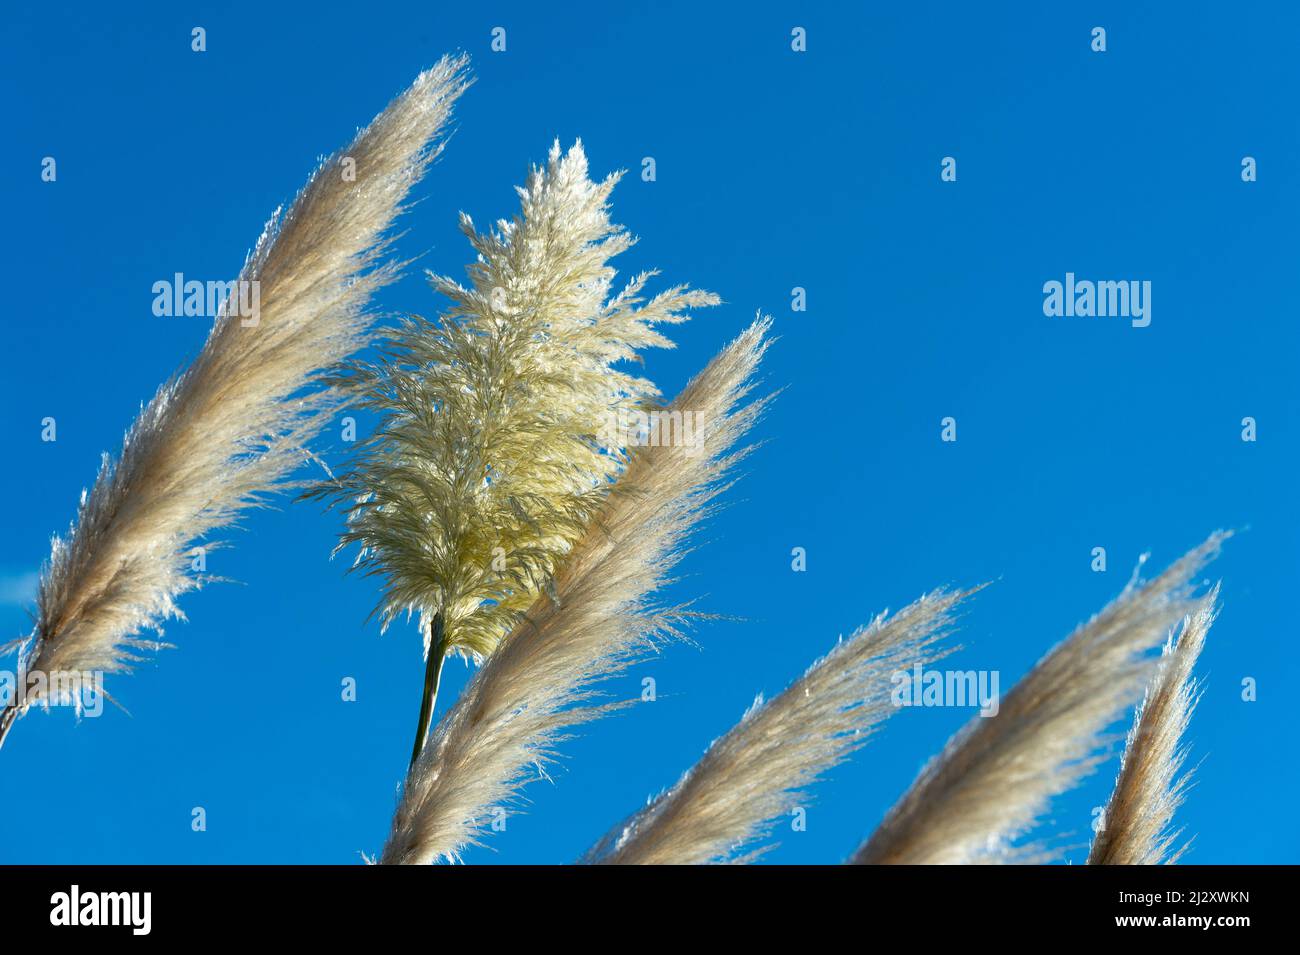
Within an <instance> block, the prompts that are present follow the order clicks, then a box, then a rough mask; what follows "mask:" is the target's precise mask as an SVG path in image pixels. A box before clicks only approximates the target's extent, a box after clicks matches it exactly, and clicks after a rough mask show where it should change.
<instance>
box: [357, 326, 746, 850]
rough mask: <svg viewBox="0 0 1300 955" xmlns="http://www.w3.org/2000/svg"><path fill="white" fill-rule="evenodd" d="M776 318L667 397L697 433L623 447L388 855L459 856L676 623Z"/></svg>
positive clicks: (453, 720) (447, 730)
mask: <svg viewBox="0 0 1300 955" xmlns="http://www.w3.org/2000/svg"><path fill="white" fill-rule="evenodd" d="M769 324H770V322H769V320H768V319H760V320H759V321H756V322H755V323H754V324H753V325H751V326H750V327H749V329H747V330H746V331H745V332H744V333H743V334H742V335H741V336H740V337H739V338H737V339H736V340H735V341H734V342H732V343H731V344H730V345H729V346H728V347H727V348H726V349H724V350H723V351H722V352H721V354H719V355H718V356H717V357H715V358H714V359H713V360H712V361H711V362H710V363H709V364H708V366H707V367H706V368H705V369H704V370H703V371H702V372H701V373H700V374H699V375H698V376H697V377H696V378H695V379H694V380H692V381H691V383H690V384H689V385H687V387H686V388H685V389H684V390H683V391H682V393H681V394H680V395H679V396H678V397H677V399H676V401H674V402H673V404H672V406H671V409H672V411H674V412H679V413H681V414H682V416H683V417H684V416H685V414H686V413H688V412H689V413H690V415H691V416H692V418H693V420H694V422H695V423H696V427H695V431H694V434H693V437H694V440H691V441H681V440H674V441H667V442H658V443H655V444H651V445H645V446H640V447H637V448H636V449H635V450H634V451H632V453H631V454H630V455H629V461H628V466H627V468H626V470H625V471H624V472H623V474H622V475H621V476H620V478H619V479H618V481H617V482H616V484H615V485H614V488H613V490H612V492H611V494H610V496H609V499H608V500H607V501H606V502H605V504H604V506H603V507H602V508H601V509H600V511H599V513H598V514H597V515H596V516H595V518H594V519H593V520H592V522H591V523H590V525H589V527H588V529H587V531H586V533H585V534H584V535H583V537H582V538H581V539H580V540H579V541H578V543H577V544H576V545H575V546H574V548H573V550H572V551H571V552H570V553H569V554H568V555H567V557H566V559H565V560H564V562H563V563H562V564H561V565H560V567H559V570H558V572H557V574H556V578H555V583H554V587H553V588H550V589H549V590H548V592H546V593H543V594H542V595H541V596H539V597H538V598H537V600H536V601H535V602H534V604H533V606H532V608H530V610H529V611H528V613H527V615H526V616H525V617H524V618H523V619H521V620H520V621H518V622H517V623H516V624H515V626H514V628H513V629H512V631H511V633H510V634H509V636H507V637H506V639H505V640H504V641H502V643H501V645H500V646H499V647H498V648H497V649H496V651H495V652H494V653H493V654H492V655H491V656H490V657H489V658H488V659H487V661H486V662H485V663H484V664H483V666H482V668H481V669H480V670H479V671H478V672H477V673H476V674H475V675H474V677H473V678H472V679H471V681H470V683H469V685H468V686H467V687H466V688H465V692H464V693H463V694H462V695H461V697H460V699H459V700H457V702H456V704H455V705H454V706H453V707H452V708H451V709H450V710H449V711H448V712H447V714H446V715H445V716H444V717H443V719H442V720H441V721H440V722H439V724H438V726H437V728H436V729H435V730H434V732H433V734H432V736H431V737H430V740H429V744H428V745H427V746H426V747H425V748H424V751H423V752H422V753H421V754H420V757H419V759H418V760H417V761H416V762H415V764H414V765H413V766H412V767H411V771H410V772H409V773H408V775H407V778H406V783H405V785H404V787H403V792H402V796H401V800H400V803H399V805H398V808H397V813H396V815H395V816H394V819H393V824H392V829H391V832H390V834H389V836H388V840H387V843H386V845H385V846H384V850H383V853H382V855H381V857H380V860H379V861H380V862H382V863H388V864H421V863H429V862H433V861H435V860H436V859H439V858H444V859H455V858H456V857H457V856H458V855H459V853H460V852H461V851H462V850H463V849H464V848H465V847H466V846H468V845H471V844H476V843H478V841H479V837H480V835H481V834H482V831H483V827H484V825H485V824H486V823H487V821H488V818H489V815H490V812H491V809H492V807H499V806H506V805H508V804H510V802H511V801H512V797H515V796H516V795H517V793H518V792H519V790H520V789H521V788H522V787H523V786H525V785H526V784H527V783H528V782H529V781H531V780H532V779H535V778H537V776H538V773H539V772H542V771H543V769H542V767H544V766H545V764H546V763H547V762H549V761H550V760H551V759H553V758H554V757H555V749H556V745H557V744H558V743H559V742H560V741H561V740H563V739H564V738H565V736H566V733H567V732H568V731H569V730H570V729H571V728H572V727H574V726H575V725H577V724H580V723H583V722H586V721H589V720H592V719H595V718H597V717H599V716H601V715H602V714H604V713H605V712H607V711H608V709H609V704H604V705H602V704H601V703H599V702H597V701H596V699H595V698H596V696H597V695H598V693H599V690H598V688H597V684H599V683H600V682H601V681H603V680H604V679H606V678H607V677H610V676H611V675H613V674H616V673H618V672H620V671H622V670H623V669H625V668H626V667H627V666H628V665H630V663H631V662H632V661H634V660H636V659H638V658H640V657H641V655H642V654H644V653H646V652H650V651H652V650H653V647H654V640H655V638H656V637H661V636H665V635H671V634H673V633H674V632H675V628H676V627H678V626H679V625H680V624H681V623H682V620H683V617H684V616H685V615H686V612H685V611H684V610H683V609H682V608H680V607H665V606H663V605H662V604H661V603H660V602H658V601H656V600H655V596H654V595H655V593H656V591H658V590H659V589H660V588H661V587H662V586H663V585H664V584H665V583H666V582H667V579H668V575H669V573H670V572H671V569H672V567H673V566H674V564H675V563H676V562H677V560H678V558H679V557H680V555H681V553H682V549H683V547H684V546H685V544H686V542H687V538H688V536H689V535H690V532H691V530H692V529H693V528H694V527H695V526H696V525H697V524H698V523H699V521H700V520H701V519H702V518H703V517H704V516H705V515H706V514H707V512H708V510H709V508H710V505H711V502H713V501H714V500H715V498H716V497H717V495H718V494H720V493H721V492H722V491H723V490H724V489H725V488H726V487H728V486H729V478H728V475H729V474H730V473H731V471H732V469H733V467H734V466H735V464H736V463H737V462H738V461H740V460H741V458H743V457H744V455H745V454H746V453H747V449H746V448H740V447H738V442H739V441H740V440H741V438H742V436H743V435H744V434H745V433H746V432H747V431H748V430H749V428H750V427H751V425H752V424H753V423H754V421H755V419H756V418H757V416H758V415H759V413H760V412H761V410H762V408H763V406H764V404H765V401H766V399H758V400H749V395H750V393H751V391H752V389H753V387H754V381H753V375H754V372H755V370H756V368H757V366H758V363H759V361H760V359H761V358H762V356H763V354H764V352H765V351H766V349H767V345H768V339H767V337H766V336H767V331H768V328H769ZM615 705H617V704H615Z"/></svg>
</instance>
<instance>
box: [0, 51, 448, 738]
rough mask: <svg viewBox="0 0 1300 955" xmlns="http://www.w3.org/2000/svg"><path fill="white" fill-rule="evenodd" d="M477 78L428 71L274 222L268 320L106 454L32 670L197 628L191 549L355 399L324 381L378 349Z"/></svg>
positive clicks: (240, 319)
mask: <svg viewBox="0 0 1300 955" xmlns="http://www.w3.org/2000/svg"><path fill="white" fill-rule="evenodd" d="M466 66H467V60H466V59H465V58H464V57H457V58H446V57H444V58H443V59H442V60H441V61H440V62H439V63H438V64H437V65H436V66H434V67H433V68H432V69H430V70H428V71H426V72H424V73H422V74H421V75H420V76H419V77H418V78H417V79H416V81H415V83H414V84H413V85H412V86H411V87H410V88H409V89H407V90H406V91H405V92H404V93H402V94H401V95H400V96H399V97H398V98H397V99H395V100H394V101H393V102H392V103H391V104H390V105H389V106H388V108H387V109H386V110H384V111H383V112H382V113H380V114H379V116H378V117H376V118H375V120H374V121H373V122H372V123H371V124H370V125H369V126H368V127H366V128H365V129H363V130H361V131H360V132H359V133H358V134H357V136H356V138H355V139H354V140H353V141H352V143H351V144H350V145H349V146H348V147H346V148H345V149H342V150H340V151H339V152H338V153H335V154H334V155H333V156H331V157H329V158H328V159H326V160H325V161H324V162H323V163H322V164H321V166H320V167H319V168H318V169H317V170H316V172H315V173H314V174H313V176H312V178H311V179H310V181H309V182H308V183H307V185H306V186H305V187H304V188H303V190H302V192H300V193H299V194H298V196H297V198H296V199H295V200H294V202H293V204H292V205H291V206H290V207H289V209H288V211H287V212H286V213H285V214H284V215H283V216H281V215H279V214H278V213H277V215H276V216H274V217H273V218H272V219H271V221H270V223H269V224H268V225H267V226H266V230H265V231H264V232H263V234H262V237H261V238H260V239H259V240H258V243H257V246H256V248H255V249H254V251H253V252H252V254H251V255H250V256H249V258H248V260H247V262H246V263H245V265H244V268H243V270H242V271H241V272H240V276H239V279H240V281H242V282H257V283H259V286H258V288H259V293H260V303H259V304H260V312H259V314H258V315H257V316H256V322H254V321H253V320H252V318H251V317H248V316H241V315H239V314H236V313H237V312H238V311H239V310H238V309H237V308H232V307H231V301H230V300H228V301H227V302H226V303H225V304H223V306H222V308H221V312H220V314H219V316H218V317H217V319H216V320H215V322H214V325H213V327H212V331H211V333H210V334H209V336H208V339H207V342H206V343H205V344H204V346H203V349H202V351H201V352H200V353H199V355H198V356H197V357H196V358H195V360H194V362H193V363H192V364H191V365H190V366H189V367H188V368H186V369H185V370H184V371H182V372H180V373H179V374H178V375H176V376H175V377H174V378H172V379H171V380H170V381H168V382H167V383H166V384H164V385H163V386H162V387H161V388H160V389H159V391H158V393H157V394H156V395H155V396H154V398H153V399H152V400H151V401H150V402H149V403H148V405H146V406H145V407H144V408H143V410H142V411H141V412H140V415H139V417H138V418H137V419H136V421H135V423H134V424H133V425H132V426H131V428H130V430H129V431H128V432H127V434H126V438H125V440H124V442H123V446H122V452H121V455H120V456H119V457H118V459H117V460H116V461H114V460H112V459H111V458H110V457H109V456H108V455H105V456H104V458H103V463H102V465H101V467H100V471H99V475H98V477H97V478H96V480H95V484H94V486H93V487H92V488H91V489H90V491H89V492H83V494H82V500H81V505H80V507H79V509H78V513H77V519H76V521H75V523H74V524H73V525H72V527H71V529H70V531H69V533H68V534H67V536H66V537H63V538H59V537H56V538H55V539H54V541H53V545H52V552H51V555H50V559H49V562H48V564H47V565H46V567H45V568H44V571H43V573H42V575H41V581H40V587H39V593H38V596H37V608H38V610H37V620H36V626H35V629H34V631H33V634H32V637H31V638H30V639H29V643H28V645H27V646H26V647H25V648H24V652H23V653H22V661H21V664H20V667H21V669H23V670H33V671H41V672H44V673H55V672H59V671H105V672H110V673H112V672H125V671H129V670H130V669H131V665H132V664H133V663H135V662H137V661H139V660H140V659H142V658H141V656H140V653H141V652H142V651H145V650H150V649H157V648H158V647H160V646H162V644H159V643H158V642H157V641H154V640H146V639H143V638H141V637H140V636H139V634H140V633H141V632H142V631H145V630H150V629H152V630H156V631H159V630H160V628H161V625H162V623H163V621H165V620H166V619H167V618H170V617H180V616H181V612H180V610H179V609H178V607H177V605H176V600H177V598H178V597H179V596H180V595H181V594H184V593H186V592H187V591H190V590H194V589H196V588H197V587H199V586H201V585H202V583H203V582H204V581H203V579H202V578H200V577H196V576H192V575H191V574H190V573H189V564H190V560H191V557H190V555H189V554H187V553H186V549H187V547H189V546H192V545H193V544H194V543H196V542H198V541H200V540H202V539H204V538H205V536H206V535H207V534H209V533H210V532H212V531H213V530H216V529H218V528H221V527H225V526H228V525H230V524H231V523H232V522H234V521H235V519H236V518H237V517H238V515H239V514H240V512H242V511H243V510H245V509H246V508H249V507H253V506H257V505H258V504H260V503H261V502H262V501H263V499H264V496H265V495H266V493H267V492H269V491H272V490H274V489H276V488H278V487H283V486H284V482H285V478H286V476H287V475H288V474H289V472H291V471H292V470H294V469H295V468H296V467H297V466H298V465H300V464H301V463H302V462H303V461H304V460H305V459H306V458H307V457H309V456H310V452H309V451H308V450H307V448H306V443H307V442H308V441H309V440H311V439H312V438H313V437H314V436H315V435H316V434H317V433H318V432H319V430H320V429H321V428H322V427H323V426H324V424H325V423H326V422H327V421H328V420H329V418H330V416H331V414H332V413H333V411H334V410H336V408H337V405H338V401H339V397H338V395H337V394H336V393H335V392H333V391H332V390H330V389H327V388H320V387H317V388H315V389H313V388H312V386H313V384H318V378H319V375H320V373H321V372H322V371H323V370H324V369H326V368H328V367H329V366H331V365H333V364H334V363H336V362H338V361H340V360H342V359H344V358H346V357H347V356H348V355H350V354H352V353H353V352H354V351H356V350H357V349H358V348H360V347H361V346H363V345H364V344H365V342H366V339H367V335H368V330H369V327H370V323H371V319H370V317H369V316H368V315H367V314H366V312H365V306H366V303H367V301H368V300H369V298H370V296H371V294H372V293H373V292H374V291H375V290H376V289H378V288H379V287H381V286H383V285H385V284H387V283H388V282H391V281H392V280H393V279H394V278H395V277H396V275H397V274H398V269H399V267H400V264H399V263H396V262H392V261H383V259H384V256H385V254H386V253H387V251H388V248H389V245H390V243H391V241H392V237H391V236H390V235H389V234H388V229H389V227H390V225H391V224H392V221H393V219H394V217H396V216H397V215H398V214H399V213H400V212H401V211H402V208H403V202H404V200H405V198H406V196H407V193H408V192H409V190H410V188H411V186H412V185H413V184H414V183H415V182H416V181H417V180H418V179H419V178H420V177H421V175H423V173H424V171H425V169H426V168H427V166H428V164H429V162H430V161H431V160H432V159H433V158H434V157H435V156H436V155H437V153H438V152H439V151H440V149H441V146H440V145H437V144H436V143H435V140H436V139H437V138H438V137H439V135H440V134H441V132H442V130H443V129H444V127H445V126H446V123H447V120H448V118H449V116H450V114H451V109H452V105H453V103H454V102H455V101H456V99H457V98H458V97H459V96H460V94H461V93H462V92H463V91H464V89H465V88H466V85H467V83H468V80H467V77H466ZM347 160H350V161H351V164H354V165H351V164H347V165H345V161H347ZM345 168H347V170H348V171H350V172H351V171H355V176H354V177H352V178H348V177H345V175H344V171H345ZM236 288H238V286H237V287H236ZM236 294H237V292H236ZM232 299H233V296H232ZM245 322H247V324H245ZM38 699H39V697H36V698H33V697H32V696H29V697H28V698H27V700H26V706H30V705H31V704H32V703H33V702H37V700H38ZM47 702H48V701H47ZM24 708H26V707H24ZM16 712H17V711H15V710H12V709H11V710H10V711H8V712H7V713H6V714H5V721H6V726H7V723H8V721H11V720H12V719H13V717H14V716H15V714H16ZM0 738H2V737H0Z"/></svg>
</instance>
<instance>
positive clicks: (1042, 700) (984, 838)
mask: <svg viewBox="0 0 1300 955" xmlns="http://www.w3.org/2000/svg"><path fill="white" fill-rule="evenodd" d="M1226 536H1227V535H1226V534H1224V533H1222V532H1220V533H1216V534H1214V535H1212V536H1211V537H1210V538H1209V539H1208V540H1207V541H1206V542H1205V543H1203V544H1201V545H1200V546H1199V547H1197V548H1196V549H1194V550H1192V551H1190V552H1189V553H1188V554H1186V555H1185V556H1183V557H1182V558H1181V559H1179V560H1178V561H1177V562H1176V563H1174V564H1173V565H1172V566H1171V567H1170V568H1169V569H1167V570H1166V571H1165V572H1164V573H1163V574H1161V575H1160V576H1159V577H1157V578H1156V579H1155V580H1153V581H1151V582H1150V583H1148V584H1144V585H1140V582H1139V581H1138V580H1137V579H1136V575H1135V578H1134V580H1132V581H1130V582H1129V585H1128V586H1127V587H1126V588H1125V589H1124V592H1123V593H1122V594H1120V596H1119V597H1117V598H1116V599H1115V600H1114V601H1112V602H1111V603H1110V604H1109V605H1108V606H1107V607H1106V608H1105V609H1104V610H1102V612H1101V613H1099V614H1098V615H1097V616H1095V617H1094V618H1093V619H1092V620H1090V621H1089V622H1088V623H1086V624H1084V625H1082V626H1080V627H1079V628H1078V629H1077V630H1075V632H1074V633H1073V634H1072V635H1071V636H1070V637H1069V638H1068V639H1066V640H1065V641H1063V642H1062V643H1060V644H1059V645H1058V646H1057V647H1056V648H1055V649H1053V650H1052V651H1051V652H1050V653H1048V654H1047V656H1045V657H1043V659H1042V660H1040V661H1039V662H1038V663H1037V664H1036V665H1035V666H1034V668H1033V669H1032V670H1030V671H1029V673H1028V674H1026V675H1025V676H1024V677H1023V678H1022V679H1021V680H1020V681H1019V682H1018V683H1017V684H1016V685H1015V686H1014V687H1013V688H1012V689H1011V691H1010V692H1008V693H1007V694H1006V696H1005V698H1004V699H1003V701H1002V704H1001V706H1000V708H999V710H998V713H997V715H996V716H993V717H991V718H987V719H986V718H982V717H975V718H973V719H972V720H971V721H970V722H969V723H967V725H966V726H965V727H963V728H962V729H961V730H960V731H959V732H958V733H957V735H956V736H954V737H953V738H952V739H951V740H950V741H949V742H948V745H947V746H945V747H944V749H943V751H942V752H941V753H940V754H939V755H938V756H937V757H935V758H934V759H933V760H931V761H930V763H929V764H928V765H927V766H926V768H925V769H923V770H922V771H921V774H920V776H919V777H918V778H917V780H916V781H915V782H914V783H913V784H912V786H911V788H910V789H909V790H908V791H907V792H906V794H904V796H903V797H902V799H900V800H899V801H898V803H896V804H895V805H894V807H893V808H892V809H891V810H890V811H889V813H888V814H887V815H886V816H885V819H884V821H883V822H882V823H881V824H880V826H879V828H878V829H877V830H876V831H875V833H874V834H873V835H872V836H871V837H870V838H869V839H868V840H867V841H866V842H865V843H864V844H863V845H862V846H861V847H860V848H859V849H858V850H857V852H856V853H855V854H854V856H853V858H852V860H851V861H852V862H855V863H859V864H873V863H904V864H930V863H941V864H962V863H978V862H1023V861H1044V860H1046V859H1048V858H1051V857H1052V856H1054V855H1055V854H1057V851H1056V850H1055V849H1048V848H1044V847H1042V846H1028V847H1024V846H1021V847H1016V846H1014V845H1013V842H1014V841H1015V840H1016V839H1017V838H1018V837H1020V836H1021V835H1023V834H1025V833H1026V832H1028V831H1029V830H1030V829H1031V828H1032V827H1033V825H1034V824H1035V822H1036V820H1037V819H1038V817H1039V816H1040V815H1041V814H1042V813H1043V812H1044V811H1045V809H1046V808H1047V805H1048V803H1049V801H1050V799H1051V798H1052V797H1053V796H1055V795H1057V794H1058V793H1061V792H1063V791H1065V790H1066V789H1069V788H1070V787H1071V786H1073V785H1074V784H1075V783H1077V782H1078V781H1079V779H1081V778H1082V777H1083V776H1085V775H1087V774H1088V773H1090V772H1092V771H1093V770H1094V769H1095V768H1096V766H1097V764H1098V763H1099V762H1100V761H1101V760H1102V758H1103V750H1104V745H1105V739H1104V738H1103V735H1102V734H1103V733H1104V731H1105V730H1106V729H1107V727H1109V726H1110V725H1111V724H1113V723H1114V722H1115V720H1116V719H1118V718H1119V717H1120V715H1121V714H1122V713H1123V711H1124V709H1125V708H1126V707H1127V706H1129V705H1130V704H1132V703H1133V702H1135V701H1136V700H1137V698H1138V697H1139V696H1141V693H1142V688H1143V686H1145V684H1146V683H1147V681H1148V679H1149V678H1150V676H1151V673H1152V672H1153V668H1154V666H1155V665H1156V663H1157V660H1158V658H1153V657H1152V656H1151V655H1150V653H1149V651H1151V650H1152V649H1153V648H1154V647H1156V646H1158V645H1159V644H1160V643H1161V641H1163V640H1164V639H1165V637H1166V634H1167V633H1168V632H1169V630H1170V628H1172V627H1173V626H1174V625H1175V624H1176V623H1177V622H1178V621H1179V619H1180V618H1182V617H1184V616H1185V615H1186V614H1187V613H1188V612H1189V611H1190V610H1191V609H1192V607H1193V606H1194V605H1195V602H1194V600H1193V597H1192V590H1193V586H1194V585H1193V583H1191V581H1192V578H1193V577H1194V576H1195V575H1196V574H1197V573H1198V572H1199V571H1200V570H1201V568H1202V567H1203V566H1204V565H1205V564H1206V562H1207V561H1209V560H1211V559H1212V558H1213V557H1214V556H1216V555H1217V554H1218V550H1219V546H1220V544H1221V542H1222V541H1223V539H1224V538H1225V537H1226Z"/></svg>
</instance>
